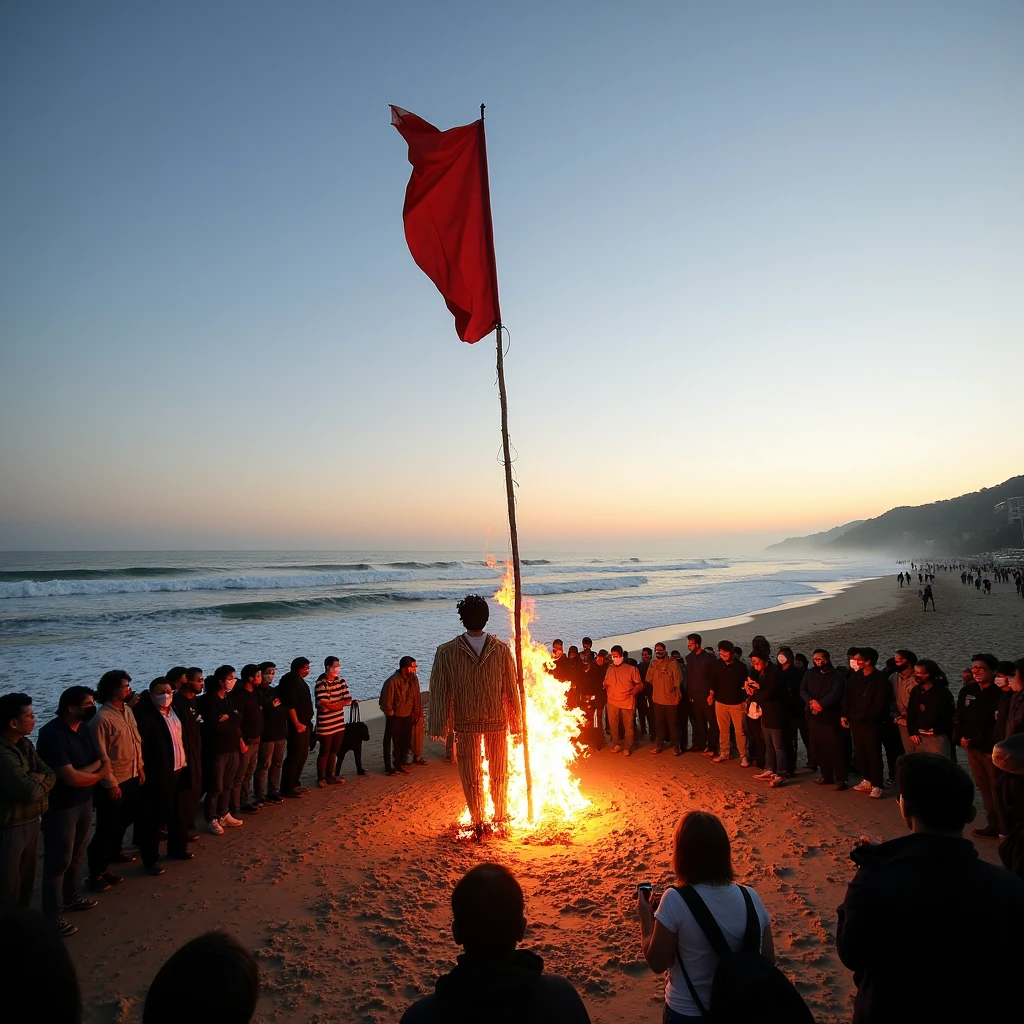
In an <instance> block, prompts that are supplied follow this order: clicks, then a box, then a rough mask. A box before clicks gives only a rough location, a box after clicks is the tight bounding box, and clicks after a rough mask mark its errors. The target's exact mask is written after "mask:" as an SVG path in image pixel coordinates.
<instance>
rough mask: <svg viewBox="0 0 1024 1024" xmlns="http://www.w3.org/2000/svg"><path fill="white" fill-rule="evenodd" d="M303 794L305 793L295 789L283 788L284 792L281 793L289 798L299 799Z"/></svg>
mask: <svg viewBox="0 0 1024 1024" xmlns="http://www.w3.org/2000/svg"><path fill="white" fill-rule="evenodd" d="M305 795H306V794H305V793H300V792H299V791H298V790H297V789H289V790H285V792H284V793H282V794H281V796H286V797H288V799H289V800H299V799H301V798H302V797H304V796H305Z"/></svg>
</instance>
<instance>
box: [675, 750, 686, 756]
mask: <svg viewBox="0 0 1024 1024" xmlns="http://www.w3.org/2000/svg"><path fill="white" fill-rule="evenodd" d="M685 753H686V751H685V750H677V751H676V757H682V756H683V754H685Z"/></svg>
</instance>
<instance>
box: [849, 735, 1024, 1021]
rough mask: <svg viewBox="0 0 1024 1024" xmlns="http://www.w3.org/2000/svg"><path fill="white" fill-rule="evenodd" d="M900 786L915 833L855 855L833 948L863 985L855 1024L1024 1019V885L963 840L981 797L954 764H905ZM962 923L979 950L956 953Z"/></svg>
mask: <svg viewBox="0 0 1024 1024" xmlns="http://www.w3.org/2000/svg"><path fill="white" fill-rule="evenodd" d="M897 785H898V789H899V794H900V811H901V813H902V815H903V818H904V821H905V822H906V824H907V827H908V828H909V829H910V832H911V834H910V835H908V836H903V837H902V838H899V839H892V840H890V841H889V842H885V843H881V844H878V845H871V844H868V843H865V844H864V845H862V846H858V847H856V848H855V849H854V850H853V852H852V853H851V855H850V856H851V859H852V860H853V862H854V863H855V864H856V865H857V869H858V870H857V874H856V875H855V876H854V878H853V881H851V882H850V884H849V887H848V888H847V892H846V899H845V900H844V901H843V904H842V906H840V908H839V921H838V927H837V930H836V948H837V951H838V953H839V958H840V960H842V962H843V963H844V964H845V965H846V966H847V967H848V968H849V969H850V970H851V971H853V972H854V981H855V983H856V985H857V996H856V999H855V1000H854V1007H853V1024H875V1022H885V1024H888V1022H890V1021H928V1022H929V1024H931V1022H942V1024H954V1022H956V1024H960V1022H962V1021H975V1022H979V1024H980V1022H992V1024H1001V1022H1009V1021H1013V1020H1019V1019H1020V978H1019V974H1018V971H1019V969H1020V965H1021V963H1022V962H1024V930H1022V929H1021V926H1020V922H1021V921H1024V882H1022V881H1021V880H1020V879H1019V878H1015V877H1014V876H1013V875H1012V874H1010V872H1008V871H1007V870H1006V869H1005V868H1001V867H996V866H995V865H992V864H987V863H985V862H984V861H982V860H981V859H980V858H979V857H978V851H977V850H976V849H975V847H974V844H973V843H972V842H971V841H970V840H969V839H964V838H963V837H962V835H961V833H962V831H963V829H964V827H965V825H967V824H968V823H969V822H970V821H971V820H972V819H973V818H974V815H975V808H974V787H973V786H972V785H971V780H970V778H968V776H967V773H966V772H964V770H963V769H962V768H960V767H959V766H958V765H956V764H954V763H953V762H952V761H951V760H950V759H949V758H948V757H942V756H941V755H939V754H910V755H907V756H906V757H904V758H903V759H902V760H901V761H900V767H899V772H898V776H897ZM937 894H938V895H937ZM954 922H955V927H956V928H957V930H958V932H959V933H960V934H963V935H972V936H976V937H977V939H978V941H975V942H962V943H954V944H951V943H950V941H949V929H950V927H951V924H953V923H954ZM908 924H911V925H912V927H913V933H914V937H913V941H908V937H907V931H906V929H907V926H908Z"/></svg>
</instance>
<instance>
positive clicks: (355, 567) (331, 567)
mask: <svg viewBox="0 0 1024 1024" xmlns="http://www.w3.org/2000/svg"><path fill="white" fill-rule="evenodd" d="M263 568H264V569H276V568H278V566H276V565H265V566H264V567H263ZM288 568H289V569H297V570H299V571H300V572H371V571H372V570H373V566H372V565H369V564H367V563H366V562H353V563H352V564H350V565H346V564H345V563H344V562H341V563H334V562H325V563H323V564H322V565H290V566H288Z"/></svg>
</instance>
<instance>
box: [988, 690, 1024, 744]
mask: <svg viewBox="0 0 1024 1024" xmlns="http://www.w3.org/2000/svg"><path fill="white" fill-rule="evenodd" d="M1019 732H1024V690H1022V691H1020V692H1019V693H1017V692H1015V691H1013V690H1010V692H1009V693H1004V694H1003V696H1002V699H1001V700H1000V701H999V704H998V705H997V707H996V720H995V729H994V731H993V733H992V737H993V739H994V740H995V742H996V743H998V742H999V741H1000V740H1006V739H1009V738H1010V737H1011V736H1015V735H1016V734H1017V733H1019Z"/></svg>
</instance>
